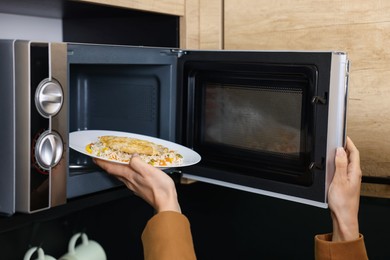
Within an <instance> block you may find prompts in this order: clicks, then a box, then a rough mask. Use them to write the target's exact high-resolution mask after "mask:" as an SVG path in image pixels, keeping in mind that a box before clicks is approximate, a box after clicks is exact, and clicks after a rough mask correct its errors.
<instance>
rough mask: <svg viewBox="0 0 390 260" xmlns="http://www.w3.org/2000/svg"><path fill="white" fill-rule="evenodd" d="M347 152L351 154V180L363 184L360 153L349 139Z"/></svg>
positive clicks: (349, 157) (349, 170)
mask: <svg viewBox="0 0 390 260" xmlns="http://www.w3.org/2000/svg"><path fill="white" fill-rule="evenodd" d="M347 151H348V153H349V156H348V159H349V165H348V174H349V175H351V178H353V179H354V180H355V181H356V182H361V177H362V170H361V169H360V153H359V150H358V149H357V148H356V146H355V144H354V143H353V142H352V140H351V139H350V138H349V137H348V138H347Z"/></svg>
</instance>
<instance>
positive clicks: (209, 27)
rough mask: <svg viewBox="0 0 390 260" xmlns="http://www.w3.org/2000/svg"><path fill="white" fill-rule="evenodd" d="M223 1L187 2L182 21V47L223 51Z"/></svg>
mask: <svg viewBox="0 0 390 260" xmlns="http://www.w3.org/2000/svg"><path fill="white" fill-rule="evenodd" d="M222 28H223V0H186V1H185V15H184V17H182V18H181V20H180V47H181V48H184V49H209V50H218V49H222V43H223V41H222V35H223V30H222Z"/></svg>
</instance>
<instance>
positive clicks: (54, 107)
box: [35, 79, 64, 118]
mask: <svg viewBox="0 0 390 260" xmlns="http://www.w3.org/2000/svg"><path fill="white" fill-rule="evenodd" d="M63 101H64V94H63V92H62V88H61V85H60V83H58V82H57V81H55V80H53V79H52V80H49V79H44V80H42V81H41V83H39V85H38V87H37V90H36V91H35V106H36V107H37V109H38V111H39V113H40V114H41V115H42V116H43V117H46V118H48V117H50V116H54V115H56V114H57V113H58V111H60V109H61V107H62V103H63Z"/></svg>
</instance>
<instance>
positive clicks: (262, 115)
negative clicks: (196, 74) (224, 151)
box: [203, 84, 302, 154]
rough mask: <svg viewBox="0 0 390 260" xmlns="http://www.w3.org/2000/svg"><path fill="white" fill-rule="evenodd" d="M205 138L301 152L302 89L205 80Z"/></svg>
mask: <svg viewBox="0 0 390 260" xmlns="http://www.w3.org/2000/svg"><path fill="white" fill-rule="evenodd" d="M204 101H205V103H204V105H205V108H204V118H205V121H204V128H203V129H204V141H205V142H211V143H216V144H224V145H229V146H236V147H239V148H244V149H249V150H253V151H259V150H261V151H266V152H274V153H283V154H298V153H299V152H300V131H301V117H302V91H301V90H296V89H275V88H266V87H256V88H254V87H253V86H251V87H248V86H238V85H228V84H207V86H206V90H205V100H204Z"/></svg>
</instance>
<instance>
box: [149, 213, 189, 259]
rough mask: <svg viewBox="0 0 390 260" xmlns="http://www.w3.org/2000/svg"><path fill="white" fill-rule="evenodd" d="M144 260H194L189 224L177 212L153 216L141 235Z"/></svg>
mask: <svg viewBox="0 0 390 260" xmlns="http://www.w3.org/2000/svg"><path fill="white" fill-rule="evenodd" d="M142 244H143V247H144V258H145V260H155V259H158V260H176V259H177V260H187V259H188V260H193V259H196V256H195V250H194V245H193V242H192V235H191V230H190V223H189V221H188V219H187V218H186V217H185V216H184V215H183V214H180V213H178V212H174V211H164V212H160V213H158V214H156V215H154V216H153V217H152V218H151V219H150V220H149V221H148V223H147V225H146V227H145V229H144V231H143V233H142Z"/></svg>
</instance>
